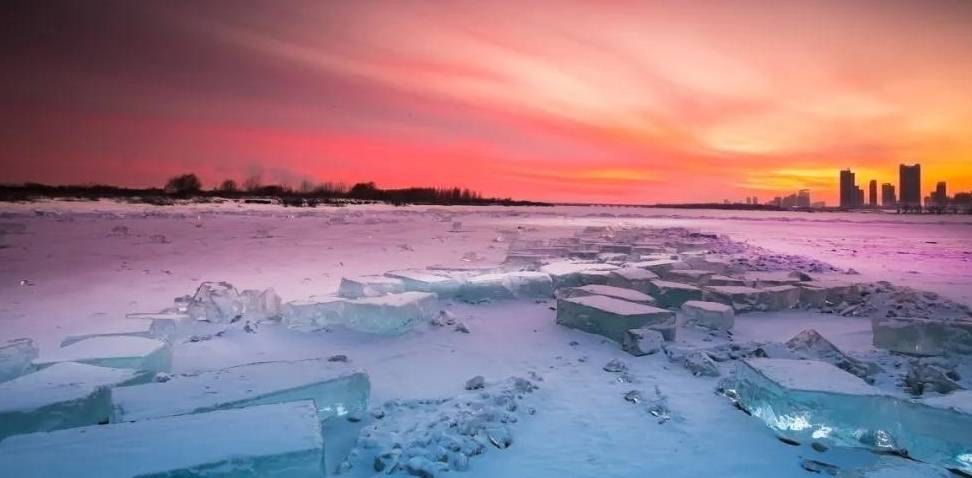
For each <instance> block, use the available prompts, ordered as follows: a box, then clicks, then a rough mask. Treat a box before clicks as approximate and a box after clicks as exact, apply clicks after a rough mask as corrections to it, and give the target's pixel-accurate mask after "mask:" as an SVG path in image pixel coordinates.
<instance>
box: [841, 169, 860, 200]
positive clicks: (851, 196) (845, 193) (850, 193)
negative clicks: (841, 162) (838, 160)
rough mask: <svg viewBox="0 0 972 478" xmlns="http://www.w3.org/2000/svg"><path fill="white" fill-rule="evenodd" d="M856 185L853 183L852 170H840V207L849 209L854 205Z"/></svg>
mask: <svg viewBox="0 0 972 478" xmlns="http://www.w3.org/2000/svg"><path fill="white" fill-rule="evenodd" d="M856 204H857V186H855V185H854V172H853V171H851V170H850V169H845V170H843V171H841V172H840V207H841V208H844V209H849V208H853V207H856Z"/></svg>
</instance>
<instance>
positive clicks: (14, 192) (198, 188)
mask: <svg viewBox="0 0 972 478" xmlns="http://www.w3.org/2000/svg"><path fill="white" fill-rule="evenodd" d="M40 198H60V199H79V200H96V199H116V200H123V201H129V202H139V203H147V204H155V205H169V204H174V203H175V201H176V200H192V201H196V202H205V201H211V200H216V199H219V198H224V199H238V200H243V201H245V202H252V203H268V204H269V203H274V202H279V203H280V204H282V205H284V206H293V207H302V206H308V207H314V206H317V205H319V204H335V205H340V204H347V203H353V202H382V203H388V204H394V205H406V204H438V205H504V206H546V205H549V204H546V203H540V202H533V201H517V200H513V199H511V198H492V197H483V196H482V195H481V194H479V193H478V192H475V191H471V190H469V189H461V188H404V189H381V188H379V187H378V186H377V185H375V183H373V182H366V183H357V184H355V185H353V186H351V187H350V188H348V187H347V186H345V185H343V184H340V183H331V182H323V183H312V182H310V181H304V182H302V183H301V185H300V187H298V188H293V187H290V186H286V185H280V184H263V183H262V181H261V180H260V178H259V176H251V177H249V178H247V179H246V180H245V181H244V182H243V185H242V187H241V186H239V185H238V184H237V183H236V181H234V180H232V179H227V180H225V181H223V182H222V183H220V184H219V186H218V187H217V188H215V189H211V190H205V189H203V187H202V182H201V181H200V180H199V178H198V177H197V176H196V175H195V174H191V173H189V174H182V175H179V176H174V177H172V178H170V179H169V180H168V181H166V183H165V185H164V187H162V188H123V187H117V186H108V185H100V184H94V185H67V186H50V185H46V184H38V183H25V184H18V185H0V201H6V202H12V201H33V200H36V199H40Z"/></svg>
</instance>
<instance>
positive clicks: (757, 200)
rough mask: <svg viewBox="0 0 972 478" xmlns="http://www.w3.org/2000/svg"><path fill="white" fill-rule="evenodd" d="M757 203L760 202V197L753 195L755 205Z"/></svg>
mask: <svg viewBox="0 0 972 478" xmlns="http://www.w3.org/2000/svg"><path fill="white" fill-rule="evenodd" d="M757 204H759V198H758V197H756V196H753V206H755V205H757Z"/></svg>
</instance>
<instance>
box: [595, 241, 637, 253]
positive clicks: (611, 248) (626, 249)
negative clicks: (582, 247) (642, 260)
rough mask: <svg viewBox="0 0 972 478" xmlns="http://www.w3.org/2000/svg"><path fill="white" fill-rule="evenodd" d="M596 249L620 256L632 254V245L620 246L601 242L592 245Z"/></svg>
mask: <svg viewBox="0 0 972 478" xmlns="http://www.w3.org/2000/svg"><path fill="white" fill-rule="evenodd" d="M592 246H594V248H595V249H597V250H599V251H601V252H602V253H603V252H613V253H620V254H631V244H620V243H616V242H599V243H595V244H592Z"/></svg>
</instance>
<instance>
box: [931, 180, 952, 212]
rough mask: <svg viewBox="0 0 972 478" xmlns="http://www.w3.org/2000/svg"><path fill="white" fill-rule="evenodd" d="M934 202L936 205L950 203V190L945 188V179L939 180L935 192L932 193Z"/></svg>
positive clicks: (940, 205)
mask: <svg viewBox="0 0 972 478" xmlns="http://www.w3.org/2000/svg"><path fill="white" fill-rule="evenodd" d="M931 199H932V203H934V205H935V206H939V207H942V206H945V205H946V204H948V191H947V190H946V189H945V181H939V182H938V184H936V185H935V192H933V193H932V194H931Z"/></svg>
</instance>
